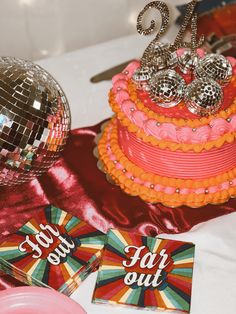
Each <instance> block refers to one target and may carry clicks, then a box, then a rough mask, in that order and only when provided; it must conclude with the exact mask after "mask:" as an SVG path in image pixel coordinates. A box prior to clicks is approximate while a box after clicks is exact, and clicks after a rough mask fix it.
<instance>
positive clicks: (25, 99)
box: [0, 57, 70, 185]
mask: <svg viewBox="0 0 236 314" xmlns="http://www.w3.org/2000/svg"><path fill="white" fill-rule="evenodd" d="M69 130H70V110H69V105H68V102H67V99H66V96H65V94H64V92H63V91H62V89H61V87H60V86H59V84H58V83H57V82H56V81H55V80H54V78H53V77H52V76H51V75H50V74H48V73H47V72H46V71H45V70H44V69H42V68H41V67H40V66H38V65H36V64H34V63H32V62H29V61H25V60H20V59H16V58H11V57H2V58H0V185H14V184H19V183H23V182H26V181H29V180H31V179H32V178H34V177H35V176H39V175H41V174H42V173H44V172H45V171H47V169H48V168H49V167H51V165H52V164H53V163H54V161H56V160H57V159H58V157H59V155H60V152H61V151H62V150H63V148H64V146H65V144H66V141H67V137H68V132H69Z"/></svg>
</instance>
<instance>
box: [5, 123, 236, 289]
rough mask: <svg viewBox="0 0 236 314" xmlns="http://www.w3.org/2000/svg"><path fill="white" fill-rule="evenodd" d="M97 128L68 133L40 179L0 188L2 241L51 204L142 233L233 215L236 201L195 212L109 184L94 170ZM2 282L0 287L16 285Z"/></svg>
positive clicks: (105, 225) (98, 223)
mask: <svg viewBox="0 0 236 314" xmlns="http://www.w3.org/2000/svg"><path fill="white" fill-rule="evenodd" d="M100 127H101V124H98V125H96V126H93V127H86V128H81V129H77V130H73V131H71V134H70V138H69V140H68V145H67V146H66V149H65V151H64V152H63V155H62V158H61V159H60V160H58V162H56V163H55V165H54V166H53V167H52V168H51V169H50V170H49V171H48V172H47V174H45V175H43V176H42V177H40V178H38V179H35V180H33V181H31V182H30V183H26V184H23V185H20V186H15V187H11V188H10V187H0V208H1V210H0V241H2V240H3V239H4V238H5V237H6V236H7V235H9V234H10V233H13V232H15V231H16V230H17V229H19V227H20V226H21V225H23V224H24V223H25V222H27V221H28V220H29V219H30V218H31V217H33V216H34V214H35V213H36V212H37V211H38V210H39V209H41V208H43V207H44V206H45V205H48V204H54V205H55V206H58V207H60V208H62V209H64V210H66V211H68V212H70V213H72V214H73V215H76V216H78V217H80V218H81V219H83V220H85V221H87V222H88V223H90V224H91V225H93V226H94V227H95V228H97V229H100V230H101V231H103V232H106V231H107V229H109V228H111V227H116V228H123V229H128V230H131V231H132V230H133V231H136V232H139V233H142V234H144V235H151V236H156V235H157V234H160V233H180V232H185V231H188V230H190V229H191V228H192V227H193V226H194V225H196V224H198V223H201V222H204V221H207V220H209V219H212V218H215V217H218V216H221V215H224V214H229V213H232V212H234V211H235V208H236V200H233V199H232V200H230V201H229V202H228V203H226V204H223V205H219V206H213V205H208V206H205V207H202V208H198V209H194V208H188V207H186V206H182V207H179V208H175V209H172V208H168V207H165V206H163V205H161V204H156V205H153V204H147V203H144V202H143V201H142V200H141V199H139V198H138V197H133V196H128V195H126V194H125V193H124V192H122V191H121V189H120V188H119V187H118V186H114V185H111V184H110V183H109V182H108V181H107V180H106V177H105V175H104V174H103V173H102V172H101V171H100V170H98V168H97V159H96V158H95V157H94V155H93V149H94V147H95V146H96V144H95V142H94V139H95V136H96V135H97V134H98V133H99V132H100ZM9 280H10V279H9V277H7V276H5V277H1V278H0V289H5V288H6V287H10V286H14V285H17V284H16V282H14V281H11V282H10V281H9Z"/></svg>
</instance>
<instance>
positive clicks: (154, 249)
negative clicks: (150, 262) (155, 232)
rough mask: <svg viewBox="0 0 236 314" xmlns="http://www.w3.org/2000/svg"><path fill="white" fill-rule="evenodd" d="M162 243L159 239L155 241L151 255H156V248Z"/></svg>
mask: <svg viewBox="0 0 236 314" xmlns="http://www.w3.org/2000/svg"><path fill="white" fill-rule="evenodd" d="M162 241H163V240H160V239H157V240H156V243H155V246H154V248H153V250H152V253H156V252H157V250H158V247H159V245H160V244H161V242H162Z"/></svg>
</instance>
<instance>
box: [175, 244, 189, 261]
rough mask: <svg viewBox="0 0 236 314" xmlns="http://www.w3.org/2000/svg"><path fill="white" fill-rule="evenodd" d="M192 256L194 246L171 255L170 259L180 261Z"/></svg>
mask: <svg viewBox="0 0 236 314" xmlns="http://www.w3.org/2000/svg"><path fill="white" fill-rule="evenodd" d="M193 256H194V247H191V248H189V249H188V250H185V251H183V252H181V253H179V254H176V255H174V256H172V259H173V260H174V261H180V260H184V259H188V258H193Z"/></svg>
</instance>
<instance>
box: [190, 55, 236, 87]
mask: <svg viewBox="0 0 236 314" xmlns="http://www.w3.org/2000/svg"><path fill="white" fill-rule="evenodd" d="M195 74H196V77H198V78H202V77H209V78H212V79H213V80H215V81H216V82H218V83H219V84H220V85H221V86H226V85H227V84H228V83H229V82H230V80H231V78H232V75H233V69H232V66H231V64H230V62H229V61H228V60H227V59H226V58H225V57H224V56H222V55H219V54H214V53H211V54H208V55H207V56H205V57H204V58H203V59H202V60H201V61H200V62H199V64H198V67H197V68H196V72H195Z"/></svg>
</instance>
